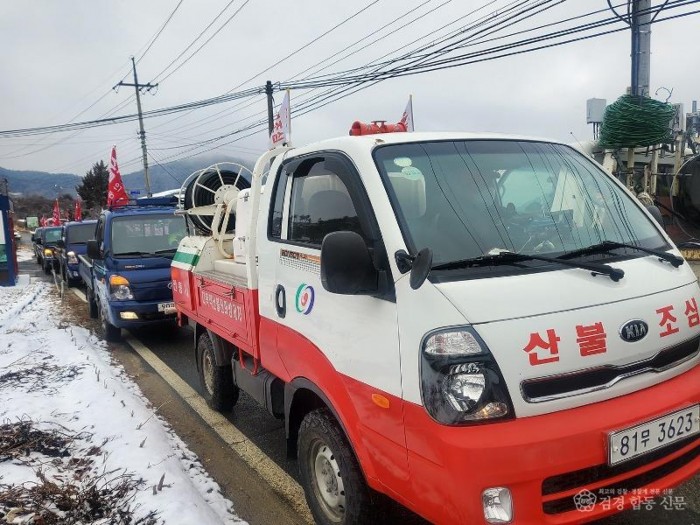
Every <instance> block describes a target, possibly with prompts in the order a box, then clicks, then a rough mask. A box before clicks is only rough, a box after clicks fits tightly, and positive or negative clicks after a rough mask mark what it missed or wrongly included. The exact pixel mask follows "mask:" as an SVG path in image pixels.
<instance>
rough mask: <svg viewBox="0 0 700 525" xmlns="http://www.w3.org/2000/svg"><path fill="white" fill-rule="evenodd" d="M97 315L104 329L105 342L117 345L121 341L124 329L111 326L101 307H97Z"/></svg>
mask: <svg viewBox="0 0 700 525" xmlns="http://www.w3.org/2000/svg"><path fill="white" fill-rule="evenodd" d="M97 313H98V315H99V317H100V327H101V328H102V337H103V338H104V340H105V341H108V342H110V343H116V342H117V341H119V340H121V338H122V329H121V328H117V327H116V326H114V325H113V324H110V322H109V320H108V319H107V318H106V317H105V315H104V312H102V308H100V306H99V305H98V306H97Z"/></svg>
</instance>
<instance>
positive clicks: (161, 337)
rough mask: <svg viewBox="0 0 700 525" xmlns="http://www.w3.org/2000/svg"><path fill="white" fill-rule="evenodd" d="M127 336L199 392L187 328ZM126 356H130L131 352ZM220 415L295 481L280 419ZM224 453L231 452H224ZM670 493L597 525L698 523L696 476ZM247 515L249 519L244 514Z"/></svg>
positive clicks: (405, 517)
mask: <svg viewBox="0 0 700 525" xmlns="http://www.w3.org/2000/svg"><path fill="white" fill-rule="evenodd" d="M20 272H21V273H31V274H32V275H33V276H35V277H36V278H38V279H45V278H46V276H45V275H44V274H43V273H42V272H41V270H40V269H39V267H38V265H36V264H35V263H32V262H25V263H21V264H20ZM72 304H73V307H74V308H81V307H82V306H80V304H79V303H77V302H72ZM133 335H134V336H135V337H137V338H138V339H139V340H140V341H141V342H142V343H143V344H144V345H146V346H147V347H149V348H150V349H151V350H152V351H153V352H154V353H155V354H156V355H157V356H158V357H159V358H160V359H161V360H162V361H164V362H165V363H166V364H167V365H168V366H169V367H170V368H171V369H172V370H173V371H175V372H176V373H177V374H178V375H179V376H180V377H181V378H182V379H183V380H184V381H186V382H187V383H188V384H189V385H190V386H191V387H192V388H194V389H195V390H196V391H197V392H199V393H200V394H201V388H200V385H199V380H198V377H197V372H196V367H195V362H194V354H193V350H192V331H191V330H190V329H189V328H175V329H172V330H170V329H168V330H164V329H163V328H162V327H161V328H152V329H140V330H135V331H134V332H133ZM123 346H124V348H122V349H121V351H122V352H126V353H131V354H133V352H132V351H130V349H128V347H126V345H123ZM131 357H132V358H133V356H131ZM226 418H227V419H228V420H229V421H231V422H232V423H233V424H234V425H235V426H236V427H237V428H238V429H239V430H240V431H241V432H243V434H245V436H246V437H247V438H248V439H250V440H251V441H252V442H253V443H255V445H257V446H258V447H259V448H260V449H261V450H262V451H263V452H264V453H265V454H266V455H268V456H269V457H270V458H271V459H272V460H273V461H274V462H275V463H277V464H278V465H279V466H280V467H281V468H282V469H283V470H285V471H286V472H287V473H288V474H290V475H291V476H292V477H293V478H294V479H296V480H297V481H298V471H297V465H296V461H294V460H290V459H288V458H287V456H286V447H285V436H284V424H283V422H282V421H281V420H277V419H275V418H273V417H272V416H271V415H269V414H268V413H267V412H266V411H265V410H264V409H262V408H261V407H260V406H258V405H257V404H256V403H255V402H254V401H252V399H250V398H249V397H248V396H246V395H245V394H243V395H241V398H240V400H239V402H238V404H237V405H236V407H235V409H234V411H233V412H232V413H231V414H226ZM200 424H201V425H202V427H201V431H202V432H209V429H207V428H206V426H205V425H204V423H203V422H200ZM186 441H187V440H186ZM195 452H196V451H195ZM228 453H229V454H232V452H230V451H228ZM217 481H219V479H217ZM674 496H676V497H678V498H681V499H680V500H677V501H678V502H679V503H682V504H683V505H682V506H683V508H682V509H676V510H665V509H664V508H662V506H661V503H660V502H657V503H656V504H655V505H654V506H653V507H651V508H650V509H649V510H647V509H644V508H642V509H639V510H630V511H628V512H625V513H622V514H620V515H617V516H615V517H612V518H607V519H604V520H600V521H598V522H596V523H598V525H632V524H635V525H636V524H641V525H700V477H697V476H696V477H695V478H694V479H693V480H691V481H690V482H688V483H686V484H684V485H683V486H682V487H681V488H679V489H678V490H677V491H676V492H675V493H674ZM234 501H235V499H234ZM394 514H395V516H394V519H392V520H391V521H392V522H400V523H405V524H413V523H415V524H419V523H424V522H423V520H421V519H420V518H419V517H417V516H415V515H413V514H412V513H410V512H409V511H407V510H405V509H400V508H397V509H395V511H394ZM247 519H249V520H250V518H247ZM252 521H257V520H251V522H252Z"/></svg>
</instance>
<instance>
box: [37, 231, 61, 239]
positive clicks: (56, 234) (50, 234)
mask: <svg viewBox="0 0 700 525" xmlns="http://www.w3.org/2000/svg"><path fill="white" fill-rule="evenodd" d="M41 235H42V237H43V238H44V242H56V241H57V240H58V239H60V238H61V228H48V229H46V230H44V231H43V232H42V233H41Z"/></svg>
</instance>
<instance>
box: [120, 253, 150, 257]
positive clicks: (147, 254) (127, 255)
mask: <svg viewBox="0 0 700 525" xmlns="http://www.w3.org/2000/svg"><path fill="white" fill-rule="evenodd" d="M132 255H135V256H137V257H153V254H152V253H151V252H120V253H115V254H114V255H113V256H114V257H130V256H132Z"/></svg>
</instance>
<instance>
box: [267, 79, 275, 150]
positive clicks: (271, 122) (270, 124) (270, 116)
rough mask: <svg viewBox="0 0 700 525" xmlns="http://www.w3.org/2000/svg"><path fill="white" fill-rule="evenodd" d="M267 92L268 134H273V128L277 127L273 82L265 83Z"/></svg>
mask: <svg viewBox="0 0 700 525" xmlns="http://www.w3.org/2000/svg"><path fill="white" fill-rule="evenodd" d="M265 94H266V95H267V135H268V136H270V135H272V130H273V129H274V127H275V115H274V113H273V111H274V110H273V109H272V82H271V81H269V80H268V81H267V82H266V83H265Z"/></svg>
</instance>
